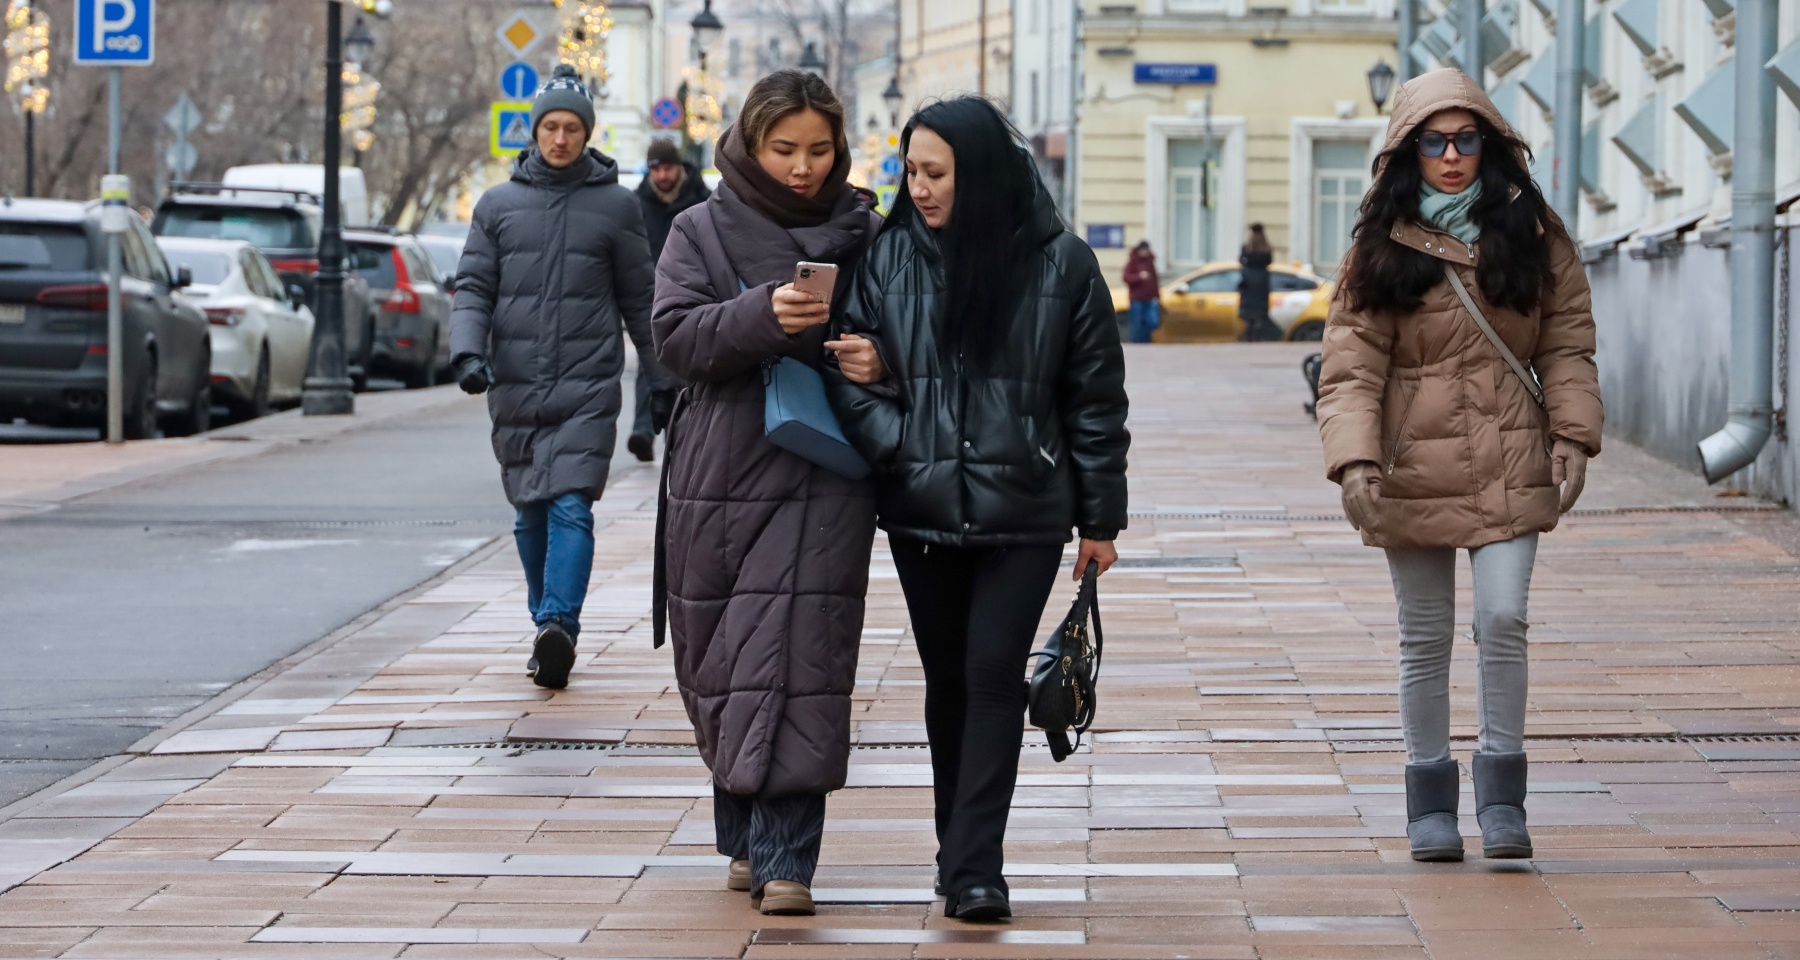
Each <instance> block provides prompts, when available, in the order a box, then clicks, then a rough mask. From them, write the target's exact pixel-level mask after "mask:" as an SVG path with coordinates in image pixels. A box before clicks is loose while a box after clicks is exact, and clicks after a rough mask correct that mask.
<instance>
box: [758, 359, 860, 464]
mask: <svg viewBox="0 0 1800 960" xmlns="http://www.w3.org/2000/svg"><path fill="white" fill-rule="evenodd" d="M763 433H764V434H766V435H767V436H768V438H769V442H770V443H772V444H774V445H776V446H778V447H780V448H781V449H783V450H786V451H787V452H789V453H791V454H793V455H795V456H797V457H800V458H801V459H804V460H807V461H810V462H812V463H816V464H818V465H819V466H821V467H824V468H825V469H827V470H830V471H831V472H832V473H835V474H837V475H839V476H841V477H845V478H847V479H850V480H861V479H862V478H864V477H866V476H868V475H869V469H870V468H869V461H867V460H865V459H863V456H862V454H860V453H857V452H856V448H855V447H852V446H851V445H850V441H849V440H847V439H845V437H844V428H843V427H841V426H839V425H838V421H837V414H835V413H833V412H832V410H831V404H830V403H829V402H828V401H827V400H826V399H825V381H824V379H823V378H821V377H820V376H819V371H817V370H814V369H813V368H811V367H809V366H807V365H806V364H804V363H801V362H800V361H798V360H795V359H794V358H793V357H781V358H779V359H777V360H773V361H771V362H768V363H765V364H763Z"/></svg>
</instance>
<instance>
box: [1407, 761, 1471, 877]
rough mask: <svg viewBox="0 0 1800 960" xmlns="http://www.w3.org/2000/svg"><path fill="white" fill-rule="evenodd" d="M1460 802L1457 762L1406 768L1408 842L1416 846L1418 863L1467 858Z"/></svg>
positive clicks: (1439, 762) (1414, 847) (1454, 860)
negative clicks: (1459, 824) (1460, 825)
mask: <svg viewBox="0 0 1800 960" xmlns="http://www.w3.org/2000/svg"><path fill="white" fill-rule="evenodd" d="M1456 801H1457V779H1456V761H1455V760H1440V761H1438V762H1437V763H1409V764H1407V765H1406V839H1407V840H1408V841H1410V842H1411V843H1412V858H1413V859H1414V860H1423V861H1425V862H1427V863H1446V862H1456V861H1460V860H1461V859H1462V858H1463V840H1462V831H1461V830H1458V829H1457V826H1456Z"/></svg>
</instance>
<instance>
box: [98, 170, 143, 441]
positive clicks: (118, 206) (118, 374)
mask: <svg viewBox="0 0 1800 960" xmlns="http://www.w3.org/2000/svg"><path fill="white" fill-rule="evenodd" d="M100 204H101V207H100V230H101V232H103V233H105V234H106V442H107V443H124V442H125V349H124V342H125V304H124V301H123V300H122V299H121V297H122V296H123V292H122V291H121V290H120V284H121V282H122V281H123V279H124V278H123V276H122V274H123V273H124V272H125V271H124V252H123V251H122V250H121V249H120V246H119V240H120V237H121V236H122V235H123V234H124V233H125V231H127V230H129V229H130V228H131V226H130V218H131V215H132V214H131V178H130V177H123V176H119V175H118V174H108V175H107V176H104V177H101V178H100ZM152 395H153V396H154V393H152Z"/></svg>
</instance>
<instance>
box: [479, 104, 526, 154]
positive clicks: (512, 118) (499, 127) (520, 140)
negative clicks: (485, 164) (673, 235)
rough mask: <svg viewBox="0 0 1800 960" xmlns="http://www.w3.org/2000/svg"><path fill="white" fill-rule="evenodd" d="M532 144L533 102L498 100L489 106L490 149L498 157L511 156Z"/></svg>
mask: <svg viewBox="0 0 1800 960" xmlns="http://www.w3.org/2000/svg"><path fill="white" fill-rule="evenodd" d="M529 146H531V103H530V101H526V100H496V101H494V103H493V105H492V106H490V107H489V108H488V149H489V150H490V151H491V152H492V153H493V154H494V156H496V157H510V156H513V155H514V154H516V153H518V152H519V151H520V150H523V149H525V148H526V147H529Z"/></svg>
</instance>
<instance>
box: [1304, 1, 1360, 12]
mask: <svg viewBox="0 0 1800 960" xmlns="http://www.w3.org/2000/svg"><path fill="white" fill-rule="evenodd" d="M1313 9H1315V10H1317V11H1319V12H1320V13H1373V12H1374V10H1375V4H1374V0H1313Z"/></svg>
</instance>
